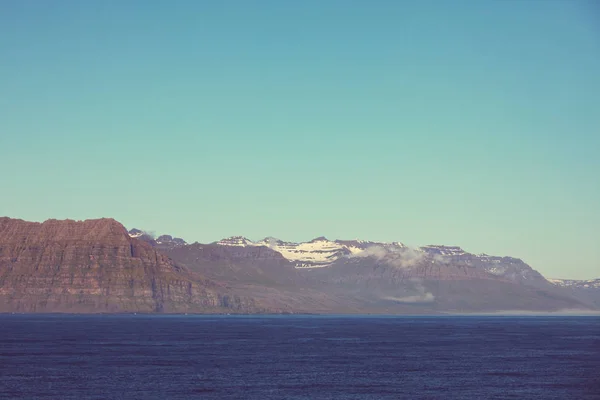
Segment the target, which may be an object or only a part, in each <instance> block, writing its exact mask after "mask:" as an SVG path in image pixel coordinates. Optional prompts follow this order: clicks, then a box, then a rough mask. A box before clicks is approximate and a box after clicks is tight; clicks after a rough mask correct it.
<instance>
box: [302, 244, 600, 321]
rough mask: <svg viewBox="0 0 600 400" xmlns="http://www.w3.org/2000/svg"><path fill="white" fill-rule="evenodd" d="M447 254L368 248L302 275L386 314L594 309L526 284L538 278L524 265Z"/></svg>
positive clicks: (428, 249)
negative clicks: (404, 309)
mask: <svg viewBox="0 0 600 400" xmlns="http://www.w3.org/2000/svg"><path fill="white" fill-rule="evenodd" d="M440 250H442V251H440ZM446 250H447V249H439V248H437V247H436V248H435V249H432V248H431V247H425V248H420V249H409V248H404V249H401V250H391V251H390V250H386V249H384V248H381V247H372V248H369V249H367V250H365V251H364V252H363V253H359V254H357V255H355V256H353V257H346V258H340V259H339V260H337V261H336V262H335V263H333V264H332V265H330V266H328V267H326V268H312V269H310V270H307V272H308V273H310V275H311V277H312V278H313V279H316V280H319V281H322V282H327V283H330V284H333V285H335V286H336V287H338V289H339V290H343V291H344V292H346V293H352V294H353V295H354V296H355V297H362V298H363V299H364V302H366V303H369V304H372V305H374V306H375V305H379V306H380V307H385V308H386V309H388V310H393V309H394V308H395V307H397V306H398V305H409V304H410V305H413V306H414V307H418V308H419V309H421V310H422V311H423V312H425V313H435V312H495V311H518V310H521V311H523V310H528V311H559V310H566V309H590V308H592V307H593V306H592V305H591V304H590V303H589V302H588V301H584V300H583V299H580V298H576V297H574V296H570V295H569V294H568V293H565V292H564V291H561V290H556V288H555V287H553V286H552V285H548V284H547V283H546V284H545V285H542V284H540V283H539V282H537V280H534V279H528V278H529V277H530V275H535V274H537V272H536V271H534V272H531V271H529V269H530V267H529V266H528V265H526V264H524V263H522V264H521V263H519V262H517V261H515V259H511V258H503V257H497V258H496V257H489V256H481V257H480V256H474V255H469V254H468V253H466V252H462V251H458V250H457V249H456V248H455V250H453V251H446ZM494 268H496V269H494ZM507 271H508V272H507ZM510 271H518V272H519V273H514V274H513V273H512V272H510ZM540 276H541V275H540ZM521 278H523V279H521Z"/></svg>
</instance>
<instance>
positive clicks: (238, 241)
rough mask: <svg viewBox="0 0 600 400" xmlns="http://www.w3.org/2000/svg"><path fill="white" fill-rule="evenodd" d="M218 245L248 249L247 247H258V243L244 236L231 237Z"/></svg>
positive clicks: (220, 241) (222, 240)
mask: <svg viewBox="0 0 600 400" xmlns="http://www.w3.org/2000/svg"><path fill="white" fill-rule="evenodd" d="M216 244H218V245H221V246H238V247H247V246H256V243H254V242H253V241H251V240H250V239H248V238H245V237H243V236H231V237H228V238H225V239H221V240H219V241H218V242H216Z"/></svg>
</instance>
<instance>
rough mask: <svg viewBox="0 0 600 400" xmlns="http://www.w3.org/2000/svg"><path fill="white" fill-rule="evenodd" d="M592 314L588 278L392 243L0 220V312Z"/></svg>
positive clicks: (599, 298)
mask: <svg viewBox="0 0 600 400" xmlns="http://www.w3.org/2000/svg"><path fill="white" fill-rule="evenodd" d="M573 310H575V311H576V312H595V311H600V279H597V280H587V281H577V280H559V279H546V278H544V277H543V276H542V275H541V274H540V273H539V272H537V271H536V270H534V269H533V268H531V267H530V266H529V265H527V264H526V263H525V262H523V261H522V260H520V259H517V258H512V257H497V256H489V255H486V254H471V253H468V252H465V251H464V250H463V249H461V248H460V247H456V246H443V245H429V246H423V247H419V248H410V247H408V246H405V245H403V244H402V243H400V242H391V243H380V242H372V241H364V240H328V239H327V238H324V237H318V238H316V239H313V240H311V241H309V242H302V243H293V242H285V241H283V240H279V239H276V238H273V237H267V238H265V239H262V240H259V241H251V240H249V239H247V238H245V237H242V236H234V237H230V238H225V239H222V240H219V241H216V242H213V243H207V244H201V243H191V244H190V243H187V242H186V241H185V240H183V239H181V238H176V237H172V236H170V235H161V236H158V237H155V236H154V235H151V234H148V233H146V232H144V231H142V230H139V229H131V230H129V231H127V230H126V229H125V228H124V227H123V225H121V224H120V223H118V222H117V221H115V220H112V219H99V220H86V221H73V220H63V221H59V220H48V221H45V222H43V223H34V222H26V221H23V220H18V219H11V218H6V217H5V218H0V312H176V313H183V312H185V313H385V314H439V313H473V312H476V313H481V312H508V311H510V312H522V311H533V312H546V311H573Z"/></svg>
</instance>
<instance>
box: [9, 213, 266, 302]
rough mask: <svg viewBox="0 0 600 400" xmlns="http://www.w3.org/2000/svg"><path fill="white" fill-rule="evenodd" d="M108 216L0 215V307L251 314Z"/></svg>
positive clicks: (230, 296) (222, 289)
mask: <svg viewBox="0 0 600 400" xmlns="http://www.w3.org/2000/svg"><path fill="white" fill-rule="evenodd" d="M255 311H264V310H262V309H261V308H260V307H259V306H258V305H257V304H255V303H254V301H253V300H252V299H249V298H240V297H239V296H236V295H234V294H232V293H230V291H229V290H228V289H227V288H225V287H223V286H222V285H219V284H217V283H215V282H213V281H210V280H207V279H205V278H204V277H202V276H200V275H198V274H195V273H193V272H190V271H188V270H187V269H185V268H182V267H179V266H177V265H175V264H174V263H173V262H172V261H171V260H170V259H169V258H168V257H167V256H165V255H162V254H161V253H159V252H158V251H157V250H156V249H154V248H153V247H152V246H151V245H149V244H147V243H145V242H143V241H140V240H137V239H132V238H130V237H129V235H128V233H127V230H126V229H125V228H124V227H123V226H122V225H121V224H120V223H118V222H116V221H115V220H112V219H97V220H86V221H72V220H64V221H58V220H48V221H45V222H44V223H35V222H26V221H22V220H16V219H10V218H0V312H255Z"/></svg>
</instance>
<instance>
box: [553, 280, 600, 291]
mask: <svg viewBox="0 0 600 400" xmlns="http://www.w3.org/2000/svg"><path fill="white" fill-rule="evenodd" d="M546 280H547V281H548V282H550V283H552V284H553V285H556V286H562V287H574V288H585V289H600V279H584V280H577V279H552V278H547V279H546Z"/></svg>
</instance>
